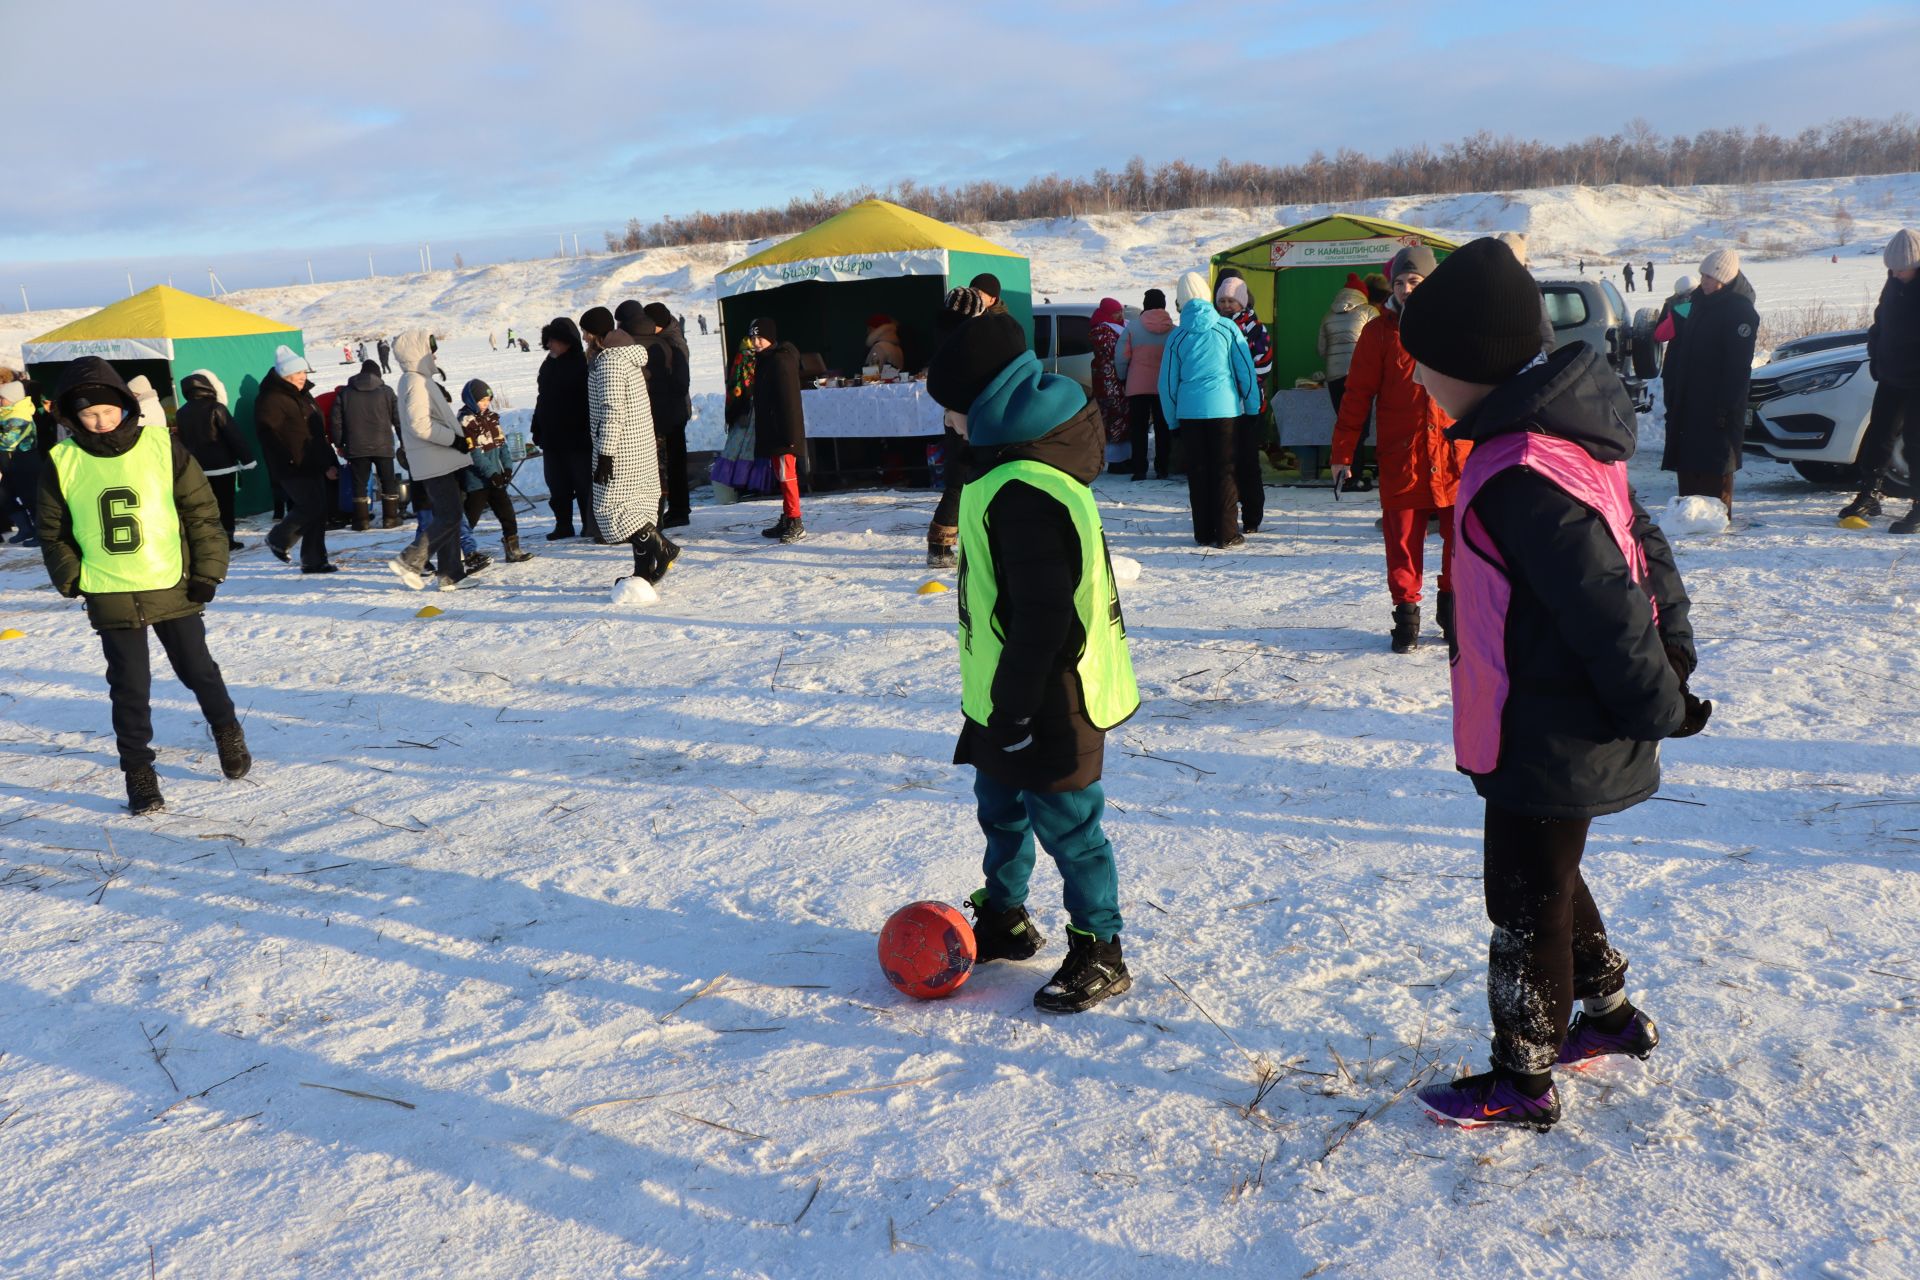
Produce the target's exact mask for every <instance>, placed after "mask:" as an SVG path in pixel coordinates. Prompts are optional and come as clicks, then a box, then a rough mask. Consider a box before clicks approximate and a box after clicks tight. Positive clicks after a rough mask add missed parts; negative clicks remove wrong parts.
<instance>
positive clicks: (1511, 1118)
mask: <svg viewBox="0 0 1920 1280" xmlns="http://www.w3.org/2000/svg"><path fill="white" fill-rule="evenodd" d="M1416 1096H1417V1097H1418V1098H1419V1099H1420V1101H1421V1103H1422V1105H1424V1106H1425V1107H1426V1109H1427V1110H1428V1111H1429V1112H1430V1113H1431V1114H1432V1115H1433V1118H1434V1119H1435V1120H1439V1121H1441V1122H1442V1123H1445V1124H1457V1125H1459V1126H1460V1127H1461V1128H1463V1129H1478V1128H1480V1127H1481V1126H1483V1125H1490V1124H1504V1125H1520V1126H1522V1127H1524V1128H1528V1129H1533V1130H1535V1131H1536V1132H1539V1133H1545V1132H1546V1131H1547V1130H1548V1129H1551V1128H1552V1127H1553V1124H1554V1121H1556V1120H1558V1119H1559V1118H1560V1093H1559V1091H1558V1090H1557V1089H1553V1088H1549V1089H1548V1090H1547V1091H1546V1092H1545V1093H1543V1094H1541V1095H1540V1096H1539V1097H1537V1098H1530V1097H1528V1096H1527V1095H1526V1094H1524V1093H1522V1092H1521V1091H1520V1089H1519V1087H1518V1086H1516V1085H1515V1084H1514V1083H1513V1081H1511V1080H1509V1079H1508V1078H1507V1077H1505V1076H1503V1075H1501V1074H1499V1073H1498V1072H1495V1071H1486V1072H1482V1073H1481V1074H1479V1075H1477V1076H1462V1077H1461V1078H1460V1079H1458V1080H1455V1081H1454V1082H1452V1083H1451V1084H1430V1085H1428V1086H1426V1087H1425V1088H1423V1089H1421V1090H1420V1091H1419V1093H1418V1094H1417V1095H1416Z"/></svg>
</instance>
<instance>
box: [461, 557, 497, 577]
mask: <svg viewBox="0 0 1920 1280" xmlns="http://www.w3.org/2000/svg"><path fill="white" fill-rule="evenodd" d="M492 563H493V557H492V556H490V555H488V554H487V553H486V552H484V551H476V552H474V553H473V554H472V555H470V556H464V557H462V558H461V561H460V566H461V568H462V569H463V570H465V572H463V573H462V574H461V575H460V576H461V577H463V578H471V577H472V576H473V575H474V574H476V573H478V572H480V571H481V570H482V569H484V568H486V567H487V566H488V565H490V564H492Z"/></svg>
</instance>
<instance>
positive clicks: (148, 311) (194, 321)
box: [33, 284, 297, 343]
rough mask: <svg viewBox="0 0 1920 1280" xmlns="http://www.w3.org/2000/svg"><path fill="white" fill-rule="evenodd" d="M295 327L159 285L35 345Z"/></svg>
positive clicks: (207, 335) (226, 334) (62, 328)
mask: <svg viewBox="0 0 1920 1280" xmlns="http://www.w3.org/2000/svg"><path fill="white" fill-rule="evenodd" d="M293 332H297V329H296V326H294V325H290V324H282V323H281V322H280V321H278V320H269V319H267V318H266V317H265V316H257V315H254V314H253V313H252V312H251V311H242V310H241V309H240V308H238V307H230V306H228V305H227V304H226V303H224V302H215V301H213V300H212V299H210V298H196V297H195V296H194V295H192V294H190V293H182V292H181V291H180V290H178V289H175V288H172V287H170V286H168V285H164V284H157V285H155V286H153V288H151V289H148V290H146V291H144V292H142V293H136V294H134V295H133V296H132V297H131V298H128V299H127V300H126V301H124V302H116V303H114V304H113V305H112V306H110V307H104V308H102V309H101V310H99V311H96V312H94V313H93V314H92V315H90V316H82V317H81V318H80V319H78V320H75V321H74V322H73V323H72V324H63V325H61V326H60V327H59V328H58V329H55V330H54V331H53V332H52V333H43V334H41V335H40V336H39V337H38V338H35V339H34V340H33V341H34V342H35V343H42V342H93V341H100V340H103V339H112V338H236V337H240V336H242V335H245V334H253V333H293Z"/></svg>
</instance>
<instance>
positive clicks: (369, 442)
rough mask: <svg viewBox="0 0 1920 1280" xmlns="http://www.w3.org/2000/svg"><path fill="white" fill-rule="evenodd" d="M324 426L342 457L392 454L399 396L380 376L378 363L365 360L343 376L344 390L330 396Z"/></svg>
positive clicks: (385, 456)
mask: <svg viewBox="0 0 1920 1280" xmlns="http://www.w3.org/2000/svg"><path fill="white" fill-rule="evenodd" d="M328 425H329V426H330V427H331V428H332V434H333V438H334V439H335V440H337V441H339V442H340V452H341V453H342V454H343V455H345V456H346V457H349V458H391V457H392V456H393V448H394V443H395V440H396V437H397V436H398V435H399V432H400V397H399V396H397V395H395V394H394V392H393V388H392V387H390V386H388V385H387V384H386V382H385V381H384V380H383V379H382V378H381V377H380V366H379V365H377V364H375V363H374V362H373V361H371V360H369V361H367V362H366V363H364V364H362V365H361V366H360V372H358V373H356V374H354V375H353V376H352V377H351V378H348V379H347V385H346V389H345V390H343V391H341V392H340V393H339V394H338V395H336V396H335V397H334V398H333V413H332V415H331V420H330V422H329V424H328Z"/></svg>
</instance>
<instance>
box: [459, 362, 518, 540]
mask: <svg viewBox="0 0 1920 1280" xmlns="http://www.w3.org/2000/svg"><path fill="white" fill-rule="evenodd" d="M460 431H461V433H462V434H464V435H465V436H466V437H467V446H468V452H467V457H468V458H469V459H471V460H472V462H471V467H470V469H469V472H468V474H469V475H471V476H473V477H475V478H476V479H477V480H478V481H479V484H478V485H477V486H469V487H468V489H467V496H466V501H465V509H466V516H467V524H468V525H469V526H471V527H474V528H478V527H479V525H480V517H481V515H482V514H484V513H485V512H487V511H492V512H493V518H494V519H495V520H498V521H499V522H500V548H501V554H502V555H503V556H504V557H505V558H506V561H507V563H508V564H523V563H525V562H526V561H528V560H531V559H533V553H532V552H531V551H523V550H521V549H520V519H519V517H518V516H517V515H515V513H514V510H513V499H512V498H511V497H509V496H508V495H507V484H508V482H509V481H511V480H512V479H513V464H512V463H510V462H508V461H507V434H506V432H504V431H502V430H501V429H500V415H499V414H497V413H495V412H494V411H493V388H492V387H489V386H488V385H487V384H486V383H484V382H482V381H480V379H478V378H474V379H472V380H471V381H469V382H468V383H467V385H466V386H464V387H462V388H461V389H460Z"/></svg>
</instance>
